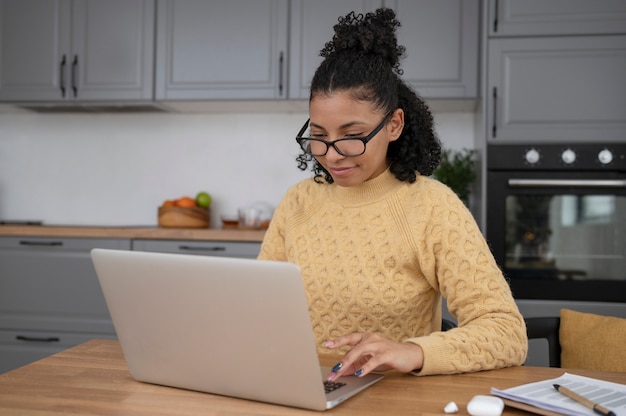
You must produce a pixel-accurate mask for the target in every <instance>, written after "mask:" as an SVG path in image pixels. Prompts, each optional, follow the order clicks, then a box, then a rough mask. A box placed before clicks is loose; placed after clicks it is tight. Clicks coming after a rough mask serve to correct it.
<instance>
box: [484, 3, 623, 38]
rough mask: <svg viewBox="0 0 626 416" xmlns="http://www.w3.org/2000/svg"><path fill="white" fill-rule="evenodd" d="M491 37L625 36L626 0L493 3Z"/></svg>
mask: <svg viewBox="0 0 626 416" xmlns="http://www.w3.org/2000/svg"><path fill="white" fill-rule="evenodd" d="M488 25H489V26H488V29H489V35H490V36H551V35H586V34H611V33H624V31H625V29H626V1H624V0H576V1H572V0H489V21H488Z"/></svg>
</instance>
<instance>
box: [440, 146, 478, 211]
mask: <svg viewBox="0 0 626 416" xmlns="http://www.w3.org/2000/svg"><path fill="white" fill-rule="evenodd" d="M475 156H476V150H473V149H462V150H460V151H454V150H450V149H444V150H443V151H442V152H441V163H440V164H439V166H438V167H437V169H435V171H434V172H433V176H434V177H435V179H437V180H438V181H440V182H442V183H444V184H446V185H448V187H450V189H452V190H453V191H454V192H455V193H456V194H457V195H458V196H459V198H461V200H462V201H463V202H465V203H466V204H467V202H468V198H469V194H470V188H471V185H472V183H473V182H474V180H475V179H476V167H475Z"/></svg>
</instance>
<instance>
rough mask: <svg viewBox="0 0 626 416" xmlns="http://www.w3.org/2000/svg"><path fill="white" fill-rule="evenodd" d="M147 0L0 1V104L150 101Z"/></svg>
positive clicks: (150, 11)
mask: <svg viewBox="0 0 626 416" xmlns="http://www.w3.org/2000/svg"><path fill="white" fill-rule="evenodd" d="M154 23H155V10H154V0H132V1H131V0H109V1H96V0H0V101H4V102H23V101H27V102H28V101H51V102H59V101H68V102H71V101H88V100H116V101H117V100H122V101H124V100H146V99H152V98H153V79H154V76H153V71H154V65H153V60H154V59H153V58H154Z"/></svg>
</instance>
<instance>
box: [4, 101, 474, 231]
mask: <svg viewBox="0 0 626 416" xmlns="http://www.w3.org/2000/svg"><path fill="white" fill-rule="evenodd" d="M306 118H307V114H306V113H293V114H287V113H285V114H164V113H150V114H36V113H15V114H0V219H4V220H42V221H43V222H44V224H47V225H104V226H112V225H121V226H124V225H141V226H154V225H156V221H157V207H158V206H159V205H160V204H161V203H162V201H163V200H165V199H171V198H177V197H180V196H183V195H189V196H192V197H193V196H195V194H196V193H197V192H198V191H200V190H206V191H207V192H209V193H210V194H211V195H212V196H213V201H214V202H213V205H212V211H211V214H212V218H213V226H214V227H218V226H219V224H220V222H219V216H220V215H221V214H231V213H236V212H237V208H238V207H241V206H244V205H247V204H249V203H252V202H256V201H266V202H269V203H271V204H272V205H276V204H277V203H278V202H279V201H280V198H281V197H282V195H283V194H284V192H285V190H286V189H287V188H288V187H289V186H290V185H292V184H294V183H295V182H297V181H299V180H301V179H303V178H305V177H309V176H310V173H309V172H301V171H300V170H299V169H298V168H297V167H296V163H295V156H296V155H297V154H298V146H297V144H296V142H295V140H294V136H295V134H296V133H297V132H298V130H299V129H300V127H301V126H302V124H303V123H304V121H305V120H306ZM435 122H436V125H437V127H436V128H437V132H438V134H439V136H440V138H441V140H442V141H443V143H444V146H446V147H449V148H459V149H460V148H463V147H473V145H474V144H473V143H474V137H473V132H474V124H473V123H474V121H473V115H472V113H465V112H462V113H440V114H435Z"/></svg>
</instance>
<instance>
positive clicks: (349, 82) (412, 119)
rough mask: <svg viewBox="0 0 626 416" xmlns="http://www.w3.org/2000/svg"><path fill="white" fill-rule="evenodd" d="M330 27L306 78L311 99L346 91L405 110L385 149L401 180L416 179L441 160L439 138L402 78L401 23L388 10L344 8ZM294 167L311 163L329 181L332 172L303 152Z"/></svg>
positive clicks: (388, 108) (385, 109) (424, 107)
mask: <svg viewBox="0 0 626 416" xmlns="http://www.w3.org/2000/svg"><path fill="white" fill-rule="evenodd" d="M338 20H339V23H338V24H336V25H335V26H334V30H335V35H334V36H333V39H332V40H331V41H330V42H328V43H326V46H325V47H324V49H322V50H321V51H320V56H322V57H323V58H324V60H323V61H322V63H321V64H320V66H319V67H318V68H317V70H316V71H315V75H314V76H313V80H312V82H311V95H310V98H309V102H310V100H312V99H313V98H314V97H315V96H318V95H330V94H332V93H333V92H336V91H346V92H348V93H349V94H350V96H351V97H352V98H354V99H355V100H358V101H369V102H371V103H372V104H373V105H374V108H377V109H380V110H382V112H384V113H385V114H388V113H391V112H393V111H394V110H395V109H397V108H401V109H402V110H403V111H404V122H405V125H404V128H403V130H402V134H401V135H400V137H399V138H398V139H397V140H395V141H393V142H390V144H389V148H388V150H387V159H388V160H389V166H390V171H391V172H392V173H393V174H394V175H395V176H396V178H398V179H399V180H401V181H408V182H415V180H416V178H417V174H418V173H419V174H421V175H425V176H430V175H431V174H432V173H433V171H434V170H435V168H436V167H437V166H438V165H439V161H440V159H441V142H440V141H439V139H438V138H437V136H436V134H435V131H434V128H433V116H432V114H431V112H430V110H429V109H428V106H427V105H426V103H425V102H424V101H423V100H422V99H421V98H420V97H419V96H418V95H417V94H416V93H415V91H413V89H412V88H411V87H410V86H408V85H407V84H406V83H405V82H404V81H403V80H402V79H400V75H402V73H403V72H402V69H401V68H400V58H401V57H402V56H403V55H404V53H405V48H404V46H401V45H398V42H397V39H396V33H395V32H396V29H397V27H399V26H400V22H399V21H398V20H397V19H396V15H395V13H394V11H393V10H391V9H388V8H380V9H378V10H376V11H375V12H373V13H366V14H365V15H363V14H355V13H354V12H350V13H348V14H347V15H346V16H345V17H340V18H339V19H338ZM296 161H297V162H298V168H299V169H301V170H306V169H308V168H309V165H310V164H311V170H312V171H313V172H314V173H315V180H316V181H318V182H321V179H322V178H324V179H325V180H326V182H328V183H332V182H333V178H332V177H331V175H330V174H329V173H328V172H327V171H326V170H325V169H324V168H323V167H322V166H321V165H320V164H319V163H318V162H317V160H315V158H314V157H313V156H311V155H309V154H307V153H304V152H302V153H301V154H300V155H298V157H297V158H296Z"/></svg>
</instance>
